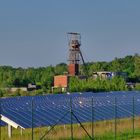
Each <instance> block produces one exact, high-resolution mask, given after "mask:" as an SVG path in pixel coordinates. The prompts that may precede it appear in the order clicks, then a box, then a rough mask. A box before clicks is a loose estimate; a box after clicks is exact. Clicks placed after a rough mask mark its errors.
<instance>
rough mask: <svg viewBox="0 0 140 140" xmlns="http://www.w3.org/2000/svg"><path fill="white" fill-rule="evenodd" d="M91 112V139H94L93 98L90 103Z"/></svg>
mask: <svg viewBox="0 0 140 140" xmlns="http://www.w3.org/2000/svg"><path fill="white" fill-rule="evenodd" d="M91 107H92V108H91V111H92V139H94V107H93V97H92V102H91Z"/></svg>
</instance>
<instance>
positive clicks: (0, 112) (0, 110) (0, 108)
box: [0, 101, 2, 140]
mask: <svg viewBox="0 0 140 140" xmlns="http://www.w3.org/2000/svg"><path fill="white" fill-rule="evenodd" d="M1 114H2V107H1V101H0V140H1Z"/></svg>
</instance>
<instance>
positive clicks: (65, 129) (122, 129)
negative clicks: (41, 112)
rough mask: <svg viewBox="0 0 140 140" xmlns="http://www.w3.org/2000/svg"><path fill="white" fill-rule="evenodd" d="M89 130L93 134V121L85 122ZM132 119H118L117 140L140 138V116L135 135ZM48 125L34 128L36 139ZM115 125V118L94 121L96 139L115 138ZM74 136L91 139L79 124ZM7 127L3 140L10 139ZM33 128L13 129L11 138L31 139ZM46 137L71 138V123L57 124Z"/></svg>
mask: <svg viewBox="0 0 140 140" xmlns="http://www.w3.org/2000/svg"><path fill="white" fill-rule="evenodd" d="M83 126H84V128H85V129H86V130H87V132H88V133H89V134H90V135H92V126H91V123H83ZM132 128H133V124H132V119H130V118H129V119H118V120H117V125H116V139H117V140H140V118H135V131H134V132H135V133H134V134H135V135H133V129H132ZM48 130H49V128H48V127H40V128H35V129H34V133H33V134H34V140H39V139H40V138H41V137H42V136H43V135H44V134H45V132H46V131H48ZM114 132H115V125H114V120H111V121H101V122H96V123H94V139H95V140H113V139H114V138H115V133H114ZM73 137H74V140H90V138H89V137H88V136H87V134H86V133H85V131H84V130H83V129H82V127H81V126H80V125H78V124H74V125H73ZM8 139H9V138H8V135H7V127H1V140H8ZM31 139H32V130H31V129H26V130H23V134H22V135H21V134H20V129H13V135H12V138H11V139H9V140H31ZM44 139H47V140H70V139H71V129H70V125H65V126H64V125H63V126H56V127H55V128H54V129H53V130H51V131H50V133H49V134H48V135H46V136H45V138H44Z"/></svg>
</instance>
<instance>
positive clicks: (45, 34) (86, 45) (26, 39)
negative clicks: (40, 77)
mask: <svg viewBox="0 0 140 140" xmlns="http://www.w3.org/2000/svg"><path fill="white" fill-rule="evenodd" d="M139 7H140V1H139V0H1V1H0V65H10V66H14V67H40V66H48V65H55V64H58V63H61V62H65V63H67V58H68V42H67V41H68V40H67V35H66V33H67V32H79V33H81V36H82V40H81V42H82V46H81V50H82V52H83V56H84V58H85V61H86V62H87V61H88V62H89V61H94V62H95V61H111V60H112V59H114V58H115V57H124V56H126V55H133V54H135V53H139V54H140V8H139Z"/></svg>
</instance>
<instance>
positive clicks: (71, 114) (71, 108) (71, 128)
mask: <svg viewBox="0 0 140 140" xmlns="http://www.w3.org/2000/svg"><path fill="white" fill-rule="evenodd" d="M70 116H71V139H72V140H73V117H72V98H71V97H70Z"/></svg>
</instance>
